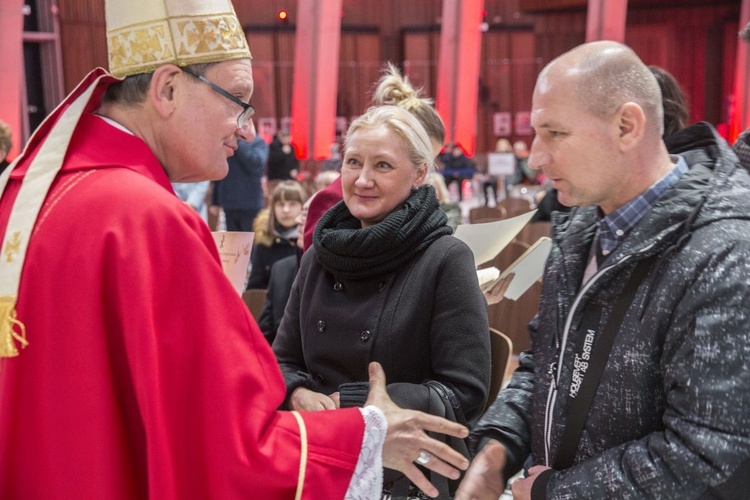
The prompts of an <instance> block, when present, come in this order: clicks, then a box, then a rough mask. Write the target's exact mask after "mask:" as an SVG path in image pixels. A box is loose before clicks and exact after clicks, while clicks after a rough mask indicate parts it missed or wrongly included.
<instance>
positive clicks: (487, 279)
mask: <svg viewBox="0 0 750 500" xmlns="http://www.w3.org/2000/svg"><path fill="white" fill-rule="evenodd" d="M499 277H500V269H498V268H496V267H488V268H486V269H477V279H478V280H479V286H480V287H482V286H483V285H485V284H487V283H493V282H494V281H495V280H496V279H498V278H499Z"/></svg>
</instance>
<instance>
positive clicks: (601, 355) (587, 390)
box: [553, 256, 655, 470]
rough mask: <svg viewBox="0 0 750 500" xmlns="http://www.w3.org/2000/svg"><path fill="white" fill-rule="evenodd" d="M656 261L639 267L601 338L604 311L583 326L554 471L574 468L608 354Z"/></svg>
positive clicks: (575, 356)
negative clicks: (601, 318)
mask: <svg viewBox="0 0 750 500" xmlns="http://www.w3.org/2000/svg"><path fill="white" fill-rule="evenodd" d="M653 260H655V256H654V257H648V258H645V259H643V260H641V261H639V262H638V263H637V264H636V267H635V269H634V270H633V273H632V274H631V275H630V279H628V283H627V284H626V285H625V288H624V289H623V291H622V293H621V295H620V296H619V297H618V299H617V302H616V303H615V307H614V309H613V311H612V315H611V316H610V318H609V320H608V321H607V325H606V326H605V327H604V330H603V331H602V332H601V335H597V332H596V327H597V324H598V322H599V317H600V315H601V309H599V313H598V314H591V315H590V316H589V317H590V318H591V319H593V320H594V321H587V322H586V323H585V324H582V329H581V331H582V332H583V335H582V336H581V338H579V341H578V343H577V345H576V350H575V354H574V358H573V362H574V366H573V380H572V381H571V385H570V389H569V391H568V402H567V404H566V406H565V415H566V417H567V418H566V419H565V429H564V430H563V435H562V438H561V440H560V445H559V447H558V451H557V453H556V454H555V460H554V463H553V466H554V467H553V468H554V469H556V470H563V469H567V468H568V467H570V466H571V465H573V459H574V458H575V455H576V452H577V451H578V442H579V441H580V440H581V435H582V434H583V427H584V425H585V423H586V417H587V416H588V413H589V409H590V408H591V403H592V402H593V400H594V396H595V395H596V389H597V388H598V387H599V382H600V380H601V376H602V373H603V372H604V367H605V366H606V364H607V360H608V359H609V354H610V352H611V351H612V345H613V344H614V342H615V337H616V336H617V331H618V329H619V328H620V325H621V324H622V320H623V318H624V317H625V313H626V312H627V311H628V309H629V308H630V305H631V303H632V302H633V297H634V296H635V292H636V291H637V290H638V286H639V285H640V284H641V282H642V281H643V278H644V277H645V276H646V272H647V271H648V269H649V268H650V267H651V266H650V264H651V262H652V261H653Z"/></svg>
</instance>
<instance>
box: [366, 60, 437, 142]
mask: <svg viewBox="0 0 750 500" xmlns="http://www.w3.org/2000/svg"><path fill="white" fill-rule="evenodd" d="M421 90H422V89H414V87H413V86H412V85H411V83H410V82H409V79H408V78H407V77H405V76H403V75H402V74H401V72H400V71H399V70H398V68H396V66H394V65H393V63H390V62H389V63H388V64H387V65H386V67H385V69H384V71H383V76H381V77H380V80H378V83H377V87H375V92H374V93H373V96H372V103H373V105H374V106H382V105H391V106H398V107H400V108H403V109H405V110H407V111H408V112H410V113H411V114H413V115H414V116H415V117H416V118H417V120H419V122H420V123H421V124H422V127H424V129H425V131H426V132H427V135H428V136H429V137H430V138H431V139H433V140H434V141H435V142H437V143H438V144H440V145H442V144H444V143H445V125H444V124H443V120H442V119H441V118H440V115H438V113H437V111H435V108H434V106H433V101H432V99H430V98H428V97H421V96H420V95H421Z"/></svg>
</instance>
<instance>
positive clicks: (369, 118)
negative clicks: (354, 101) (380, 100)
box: [344, 105, 434, 172]
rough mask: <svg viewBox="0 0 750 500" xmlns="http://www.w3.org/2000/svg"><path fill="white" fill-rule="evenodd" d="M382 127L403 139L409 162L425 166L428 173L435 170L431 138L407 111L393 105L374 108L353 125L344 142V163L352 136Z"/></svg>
mask: <svg viewBox="0 0 750 500" xmlns="http://www.w3.org/2000/svg"><path fill="white" fill-rule="evenodd" d="M381 126H382V127H386V128H388V129H389V130H391V131H392V132H395V133H396V135H398V136H399V137H400V138H401V140H402V141H403V144H404V146H406V151H407V154H408V155H409V161H410V162H411V163H412V164H413V165H414V166H415V167H419V166H421V165H425V166H427V171H428V172H429V171H430V170H433V169H434V167H433V161H432V159H433V155H432V145H431V144H430V137H429V136H428V135H427V132H426V131H425V129H424V127H423V126H422V124H421V123H420V122H419V120H417V118H416V117H415V116H414V115H413V114H411V113H410V112H409V111H407V110H406V109H404V108H402V107H401V106H391V105H383V106H373V107H371V108H370V109H368V110H367V111H366V112H365V114H364V115H362V116H360V117H358V118H357V119H355V120H354V121H353V122H352V123H351V125H350V126H349V130H347V132H346V138H345V140H344V151H345V153H344V163H346V150H347V149H348V147H349V138H350V137H351V136H352V134H353V133H355V132H357V131H358V130H361V129H367V130H370V129H374V128H377V127H381Z"/></svg>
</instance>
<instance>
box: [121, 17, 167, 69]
mask: <svg viewBox="0 0 750 500" xmlns="http://www.w3.org/2000/svg"><path fill="white" fill-rule="evenodd" d="M168 29H169V28H168V26H167V22H166V20H164V19H162V20H160V21H156V22H152V23H150V24H148V25H145V24H143V25H136V26H128V27H126V28H122V29H119V30H115V31H111V32H110V33H109V35H110V36H109V50H108V52H109V71H110V72H111V73H112V74H113V75H115V76H127V75H129V74H136V73H138V72H139V71H138V70H139V69H143V68H145V69H144V70H143V71H144V72H145V71H146V70H148V69H156V68H158V67H159V66H161V65H162V64H166V63H169V62H175V61H174V51H173V50H172V47H171V42H172V41H171V40H170V39H169V37H167V36H165V32H167V30H168Z"/></svg>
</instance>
